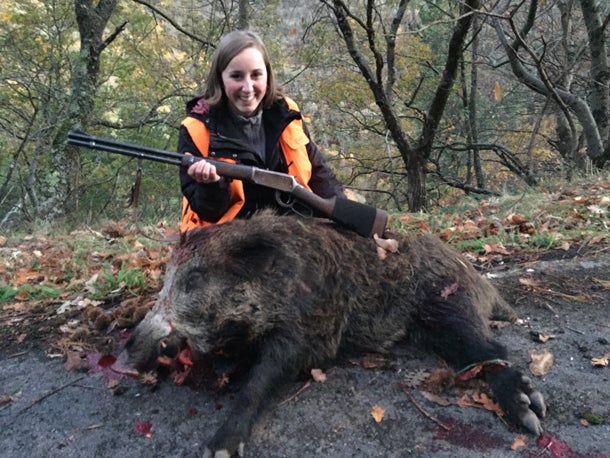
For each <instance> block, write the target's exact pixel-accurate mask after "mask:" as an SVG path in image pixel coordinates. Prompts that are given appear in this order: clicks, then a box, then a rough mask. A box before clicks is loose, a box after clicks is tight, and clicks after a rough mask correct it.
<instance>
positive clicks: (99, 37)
mask: <svg viewBox="0 0 610 458" xmlns="http://www.w3.org/2000/svg"><path fill="white" fill-rule="evenodd" d="M118 2H119V0H99V1H98V2H93V1H92V0H74V12H75V14H76V22H77V24H78V29H79V32H80V45H81V46H80V52H79V55H78V57H77V58H76V61H75V62H74V70H73V73H72V79H71V83H72V87H71V91H70V105H69V112H68V117H67V118H66V121H65V122H64V124H63V125H62V127H61V128H60V129H58V133H57V136H56V137H55V138H54V140H53V144H52V153H53V157H54V159H55V161H56V166H57V170H58V171H59V183H58V188H57V192H56V198H55V202H54V203H52V205H51V206H52V209H54V210H56V211H57V212H58V213H60V214H62V215H65V216H71V215H75V214H76V212H77V211H78V188H79V182H80V151H79V148H78V147H76V146H74V145H67V144H66V137H67V133H68V130H69V129H71V128H78V129H83V130H86V128H87V126H88V124H89V122H90V119H91V114H92V113H93V107H94V106H95V95H96V92H97V87H98V77H99V72H100V56H101V53H102V51H103V50H104V49H105V48H106V47H107V46H108V45H109V44H110V43H111V42H112V41H113V40H114V39H115V38H116V36H117V35H118V34H119V33H120V32H121V31H122V30H123V28H124V27H125V24H123V25H122V26H120V27H119V28H117V29H116V30H115V32H114V33H113V34H111V35H110V36H109V37H108V38H107V39H106V40H104V39H103V35H104V30H105V28H106V25H107V23H108V21H109V20H110V17H111V16H112V14H113V13H114V11H115V9H116V7H117V4H118ZM95 3H97V5H95Z"/></svg>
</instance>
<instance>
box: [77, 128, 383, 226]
mask: <svg viewBox="0 0 610 458" xmlns="http://www.w3.org/2000/svg"><path fill="white" fill-rule="evenodd" d="M68 143H70V144H71V145H77V146H83V147H86V148H91V149H96V150H100V151H108V152H111V153H117V154H122V155H124V156H131V157H137V158H140V159H148V160H152V161H157V162H163V163H166V164H172V165H179V166H184V167H188V166H190V165H191V164H193V163H194V162H195V161H200V160H202V159H203V158H200V157H197V156H190V155H183V154H178V153H173V152H170V151H165V150H162V149H157V148H150V147H148V146H141V145H134V144H131V143H124V142H118V141H114V140H110V139H107V138H100V137H95V136H93V135H89V134H86V133H84V132H78V131H73V130H71V131H70V132H68ZM205 160H207V161H210V162H213V163H214V165H216V169H217V171H218V174H219V175H222V176H226V177H230V178H236V179H239V180H247V181H250V182H253V183H256V184H259V185H261V186H267V187H269V188H272V189H276V190H279V191H282V192H288V193H290V194H292V195H294V196H295V197H296V198H297V199H298V200H300V201H302V202H303V203H305V204H306V205H309V206H310V207H311V208H314V209H316V210H318V211H319V212H321V213H322V214H324V215H325V216H327V217H330V218H331V219H333V220H334V221H336V222H338V223H340V224H342V225H343V226H345V227H347V228H349V229H351V230H353V231H355V232H357V233H358V234H360V235H362V236H365V237H370V236H372V235H373V234H378V235H379V236H381V235H382V234H383V232H384V231H385V228H386V225H387V222H388V217H389V215H388V213H387V212H386V211H385V210H382V209H379V208H375V207H371V206H369V205H365V204H360V203H358V202H354V201H351V200H348V199H345V198H338V197H332V198H329V199H325V198H322V197H320V196H318V195H317V194H315V193H313V192H311V191H309V190H308V189H306V188H305V187H304V186H302V185H300V184H299V183H298V182H297V181H296V179H295V178H294V177H293V176H291V175H288V174H285V173H279V172H272V171H269V170H263V169H259V168H257V167H253V166H249V165H243V164H233V163H229V162H224V161H219V160H214V159H209V158H205Z"/></svg>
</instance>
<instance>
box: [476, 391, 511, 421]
mask: <svg viewBox="0 0 610 458" xmlns="http://www.w3.org/2000/svg"><path fill="white" fill-rule="evenodd" d="M472 398H473V399H474V400H475V402H477V403H478V404H481V405H482V406H483V408H484V409H485V410H489V411H491V412H495V413H496V415H498V416H499V417H503V416H504V411H503V410H502V407H500V406H499V405H498V404H496V403H495V402H494V400H493V399H491V398H490V397H489V396H487V395H486V394H485V393H474V394H473V395H472Z"/></svg>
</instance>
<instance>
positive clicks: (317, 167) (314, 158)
mask: <svg viewBox="0 0 610 458" xmlns="http://www.w3.org/2000/svg"><path fill="white" fill-rule="evenodd" d="M303 129H304V130H305V134H306V135H307V137H309V143H308V144H307V154H308V155H309V161H310V162H311V178H310V180H309V183H308V185H309V187H310V188H311V190H312V191H313V192H314V193H316V194H317V195H319V196H320V197H324V198H325V199H328V198H330V197H333V196H337V197H345V192H344V191H345V185H344V184H343V183H341V181H339V179H338V178H337V176H336V175H335V173H334V172H333V171H332V170H331V168H330V167H329V166H328V164H327V162H326V158H325V157H324V155H323V154H322V152H321V151H320V150H319V149H318V146H317V145H316V144H315V143H314V142H313V140H312V139H311V136H310V135H309V131H308V130H307V127H305V124H303Z"/></svg>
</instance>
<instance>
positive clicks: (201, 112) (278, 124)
mask: <svg viewBox="0 0 610 458" xmlns="http://www.w3.org/2000/svg"><path fill="white" fill-rule="evenodd" d="M227 110H228V108H227V107H225V106H220V107H209V106H208V105H207V104H206V103H205V102H203V100H202V99H201V98H196V99H193V100H191V101H190V102H189V103H188V104H187V113H188V115H187V116H189V117H192V118H195V119H198V120H200V121H202V122H203V123H204V124H205V126H206V127H207V129H208V132H209V137H210V146H209V151H214V153H215V154H216V156H217V157H225V158H229V159H234V160H236V161H237V162H238V163H241V164H246V165H254V166H256V167H260V168H263V169H268V170H272V171H277V172H282V173H287V170H288V165H287V164H286V157H285V155H284V153H283V151H282V149H281V147H280V142H279V139H280V136H281V135H282V132H284V130H285V129H286V127H287V126H288V125H289V124H290V123H291V122H292V121H293V120H295V119H302V117H301V113H300V112H299V111H297V110H294V109H291V108H290V107H289V106H288V103H287V101H286V100H285V99H281V100H277V101H276V102H275V103H274V104H273V105H272V106H271V107H270V108H269V109H265V110H263V115H262V123H263V129H264V132H265V145H266V149H265V151H266V153H265V160H264V162H263V160H262V159H261V158H260V156H259V155H258V154H257V153H256V152H255V151H254V150H253V148H252V147H251V146H250V145H248V144H247V143H246V142H245V141H243V140H240V139H241V138H243V135H240V133H239V131H237V129H238V127H237V126H236V125H235V123H234V122H233V121H232V117H231V115H230V114H229V113H228V111H227ZM303 127H304V125H303ZM304 132H305V135H307V138H309V142H308V144H307V145H306V146H305V148H306V150H307V155H308V157H309V161H310V162H311V165H312V175H311V178H310V180H309V182H308V183H307V185H308V186H309V188H310V189H311V190H312V191H313V192H314V193H316V194H317V195H319V196H321V197H324V198H329V197H332V196H340V197H344V194H343V184H342V183H341V182H340V181H339V180H338V179H337V177H336V176H335V174H334V173H333V172H332V171H331V170H330V168H329V167H328V165H327V164H326V161H325V159H324V157H323V155H322V153H321V152H320V151H319V149H318V148H317V146H316V145H315V143H314V142H313V141H311V138H310V137H309V133H308V132H307V130H306V128H305V127H304ZM178 151H179V152H180V153H182V154H184V153H186V152H189V153H191V154H193V155H196V156H207V152H206V154H201V152H200V151H199V150H198V149H197V147H196V146H195V142H193V139H192V138H191V135H190V134H189V132H188V130H187V129H186V127H185V126H181V127H180V137H179V143H178ZM180 182H181V186H182V193H183V194H184V196H185V197H186V198H187V199H188V203H189V205H190V207H191V209H192V210H193V211H194V212H195V213H196V214H197V215H198V216H199V218H200V219H202V220H204V221H208V222H211V223H214V222H217V221H218V220H219V219H220V218H221V217H222V216H223V215H224V214H225V212H227V209H228V208H229V206H230V192H229V183H230V179H227V178H224V177H223V178H222V179H221V180H220V181H219V182H217V183H210V184H203V183H199V182H197V181H195V180H194V179H193V178H191V177H190V176H189V175H188V174H187V170H186V169H185V168H181V170H180ZM243 185H244V186H243V187H244V195H245V203H244V205H243V207H242V209H241V210H240V211H239V213H238V214H237V217H238V218H247V217H249V216H250V215H251V214H252V213H253V212H254V211H256V210H259V209H261V208H267V207H271V208H276V209H278V210H279V211H280V212H284V211H286V209H285V208H283V207H281V206H280V205H279V204H278V203H277V201H276V196H275V191H274V190H272V189H270V188H267V187H264V186H259V185H255V184H252V183H246V182H244V184H243Z"/></svg>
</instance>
